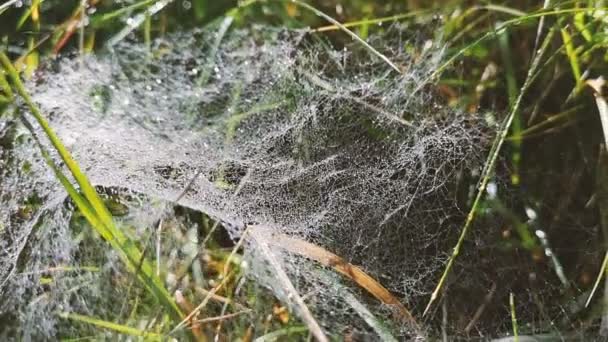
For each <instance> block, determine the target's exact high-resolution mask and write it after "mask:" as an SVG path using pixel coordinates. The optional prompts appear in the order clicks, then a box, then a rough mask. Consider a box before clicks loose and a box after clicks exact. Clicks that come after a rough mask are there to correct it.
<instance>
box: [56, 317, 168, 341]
mask: <svg viewBox="0 0 608 342" xmlns="http://www.w3.org/2000/svg"><path fill="white" fill-rule="evenodd" d="M59 317H61V318H64V319H69V320H72V321H77V322H83V323H88V324H92V325H94V326H97V327H100V328H104V329H108V330H112V331H114V332H117V333H119V334H123V335H130V336H139V337H144V338H146V339H152V340H157V341H160V340H161V337H162V336H161V335H160V334H157V333H153V332H148V331H144V330H139V329H136V328H132V327H129V326H126V325H122V324H117V323H113V322H108V321H104V320H101V319H98V318H95V317H90V316H84V315H79V314H75V313H69V312H62V313H60V314H59Z"/></svg>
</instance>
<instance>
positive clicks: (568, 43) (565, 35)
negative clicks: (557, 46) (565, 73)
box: [561, 28, 583, 92]
mask: <svg viewBox="0 0 608 342" xmlns="http://www.w3.org/2000/svg"><path fill="white" fill-rule="evenodd" d="M561 33H562V39H563V41H564V46H565V47H566V56H567V57H568V62H569V63H570V68H571V69H572V76H573V77H574V80H575V81H576V91H577V92H578V91H579V90H580V89H582V87H583V80H582V77H581V67H580V64H579V62H578V56H577V54H576V48H575V47H574V43H573V42H572V36H570V33H569V32H568V30H567V29H566V28H563V29H561Z"/></svg>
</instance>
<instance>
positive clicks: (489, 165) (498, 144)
mask: <svg viewBox="0 0 608 342" xmlns="http://www.w3.org/2000/svg"><path fill="white" fill-rule="evenodd" d="M554 34H555V29H554V28H552V29H551V30H550V31H549V33H547V36H546V37H545V39H544V41H543V44H542V46H541V48H540V52H539V53H538V54H536V55H535V57H534V60H533V61H532V65H531V66H530V69H529V70H528V74H527V76H526V80H525V82H524V85H523V86H522V87H521V89H520V91H519V95H518V96H517V99H516V100H515V103H514V105H513V106H512V107H511V109H510V111H509V114H508V115H507V117H506V119H505V121H504V123H503V126H502V128H501V130H500V131H499V133H498V136H497V137H496V139H495V141H494V144H493V146H492V149H491V151H490V154H489V155H488V159H487V160H486V163H485V166H484V170H483V172H482V175H481V179H480V182H479V186H478V188H477V195H476V196H475V200H474V201H473V204H472V206H471V209H470V210H469V214H468V215H467V218H466V220H465V223H464V225H463V227H462V230H461V233H460V236H459V237H458V241H457V242H456V245H455V246H454V249H453V251H452V255H451V256H450V258H449V259H448V263H447V265H446V267H445V270H444V271H443V274H442V275H441V278H440V279H439V282H438V283H437V286H436V287H435V290H434V291H433V293H432V294H431V298H430V300H429V302H428V304H427V306H426V308H425V309H424V313H423V315H426V314H427V313H428V311H429V310H430V308H431V306H432V305H433V303H434V302H435V300H437V298H438V297H439V293H440V292H441V290H442V289H443V286H444V285H445V282H446V280H447V277H448V275H449V274H450V272H451V271H452V267H453V266H454V261H455V260H456V258H457V257H458V255H459V254H460V249H461V248H462V245H463V243H464V240H465V239H466V237H467V235H468V233H469V230H470V229H471V226H472V225H473V221H474V220H475V215H476V214H477V210H478V208H479V206H480V204H481V201H482V199H483V197H484V194H485V190H486V186H487V185H488V182H489V181H490V177H491V176H492V172H493V171H494V165H495V164H496V161H497V160H498V154H499V152H500V150H501V148H502V145H503V144H504V142H505V140H506V137H507V134H508V132H509V128H510V127H511V124H512V122H513V119H514V118H515V116H516V114H517V113H518V111H519V106H520V105H521V102H522V99H523V97H524V94H525V93H526V91H527V90H528V88H529V87H530V85H531V84H532V79H533V75H534V73H535V72H536V70H537V69H538V66H539V65H540V61H541V59H542V57H543V55H544V54H545V52H546V51H547V49H548V48H549V46H550V43H551V40H552V39H553V36H554Z"/></svg>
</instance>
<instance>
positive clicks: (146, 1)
mask: <svg viewBox="0 0 608 342" xmlns="http://www.w3.org/2000/svg"><path fill="white" fill-rule="evenodd" d="M156 1H158V0H143V1H139V2H136V3H134V4H132V5H129V6H125V7H123V8H120V9H117V10H115V11H112V12H108V13H101V14H97V15H94V16H91V19H90V20H91V26H92V27H93V28H99V27H101V25H102V24H103V23H104V22H106V21H109V20H113V19H116V18H119V17H121V16H123V15H125V14H127V13H129V12H131V11H135V10H138V9H140V8H144V7H147V6H149V5H151V4H152V3H154V2H156Z"/></svg>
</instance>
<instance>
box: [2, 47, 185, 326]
mask: <svg viewBox="0 0 608 342" xmlns="http://www.w3.org/2000/svg"><path fill="white" fill-rule="evenodd" d="M0 63H1V64H2V65H3V66H4V69H5V70H6V72H7V73H8V75H9V76H10V78H11V79H12V81H13V84H14V86H15V89H16V91H17V93H18V94H19V95H20V96H21V97H22V98H23V100H24V101H25V103H26V104H27V106H28V108H29V109H30V112H31V113H32V115H33V116H34V118H35V119H36V121H37V122H38V124H39V125H40V127H41V128H42V129H43V131H44V133H45V135H46V136H47V138H48V139H49V140H50V142H51V144H52V145H53V147H54V149H55V151H56V152H57V153H58V154H59V155H60V157H61V159H62V160H63V162H64V163H65V164H66V166H67V168H68V169H69V170H70V173H71V174H72V176H73V177H74V179H75V180H76V182H77V184H78V186H79V187H80V189H81V191H82V193H83V196H81V195H80V194H79V193H78V192H77V191H76V189H75V188H74V187H73V185H72V184H71V183H70V182H69V180H68V179H67V177H65V176H64V175H63V174H62V173H61V172H60V171H59V169H58V168H57V167H56V166H55V165H54V163H52V160H51V159H50V157H49V156H48V153H47V152H46V151H44V149H43V150H42V151H43V152H42V153H43V156H45V159H46V160H47V163H49V165H50V166H51V167H52V168H53V170H54V171H55V174H56V175H57V177H58V179H59V181H60V182H61V184H62V185H63V186H64V187H65V188H66V191H67V192H68V194H69V195H70V197H71V198H72V199H73V200H74V202H75V203H76V205H77V206H78V208H79V209H80V210H81V211H82V212H83V215H85V218H87V220H88V221H89V223H90V224H91V226H92V227H93V228H94V229H95V230H96V231H97V232H98V233H99V234H100V235H101V236H102V237H103V238H104V239H106V240H107V241H108V243H109V244H110V245H111V246H112V248H114V249H115V250H116V251H117V252H119V255H120V257H121V259H122V261H123V262H124V263H125V266H126V267H127V269H128V270H129V272H131V273H133V274H135V275H137V278H138V279H139V280H140V281H141V282H142V284H143V285H144V287H145V288H146V289H147V290H148V291H149V292H150V293H151V294H153V296H154V297H156V298H157V299H158V300H159V301H160V302H161V304H163V306H164V307H165V308H166V309H167V310H168V313H169V315H170V316H171V317H172V319H174V320H176V321H179V320H181V318H182V316H183V314H182V312H181V310H180V309H179V307H178V306H177V304H176V303H175V301H174V300H173V299H172V297H171V295H170V294H169V292H168V291H167V289H166V288H165V287H164V285H163V283H162V281H161V280H160V279H159V278H158V277H157V276H156V275H155V273H154V269H153V267H152V265H151V263H150V262H149V261H148V260H147V259H144V258H143V254H142V252H141V251H140V250H139V249H138V247H137V246H136V244H135V242H134V241H132V240H130V239H129V238H128V237H127V236H126V235H125V234H124V233H123V231H122V230H121V229H119V228H118V227H117V226H116V225H115V223H114V221H113V219H112V216H111V214H110V212H109V211H108V209H107V207H106V206H105V204H104V202H103V201H102V199H101V198H100V197H99V194H98V193H97V191H96V190H95V188H94V187H93V186H92V185H91V183H90V182H89V180H88V178H87V177H86V176H85V175H84V173H83V172H82V171H81V170H80V167H79V166H78V164H77V163H76V161H74V159H73V158H72V156H71V154H70V153H69V151H68V150H67V148H66V147H65V146H64V145H63V143H62V142H61V140H60V139H59V137H58V136H57V135H56V134H55V132H54V131H53V130H52V128H51V127H50V125H49V123H48V122H47V121H46V119H45V118H44V117H43V115H42V113H41V112H40V110H39V109H38V107H37V106H36V105H35V104H34V102H33V100H32V98H31V97H30V95H29V94H28V92H27V90H26V89H25V86H24V85H23V83H22V82H21V78H20V76H19V73H18V72H17V70H16V69H15V68H14V67H13V65H12V63H11V61H10V60H9V59H8V57H7V56H6V54H4V53H3V52H0ZM30 128H31V126H30Z"/></svg>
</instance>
